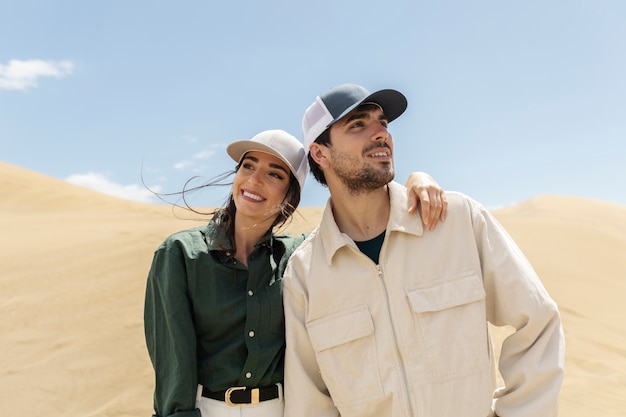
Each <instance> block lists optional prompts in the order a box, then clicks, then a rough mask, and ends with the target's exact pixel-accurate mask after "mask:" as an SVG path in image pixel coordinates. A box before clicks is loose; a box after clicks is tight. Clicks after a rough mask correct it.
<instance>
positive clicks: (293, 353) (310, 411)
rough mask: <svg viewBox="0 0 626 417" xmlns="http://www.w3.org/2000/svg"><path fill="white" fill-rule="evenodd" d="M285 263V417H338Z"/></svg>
mask: <svg viewBox="0 0 626 417" xmlns="http://www.w3.org/2000/svg"><path fill="white" fill-rule="evenodd" d="M295 263H299V262H289V264H288V265H287V269H286V270H285V274H284V277H283V304H284V309H285V329H286V332H285V337H286V344H287V345H286V353H285V417H300V416H324V417H335V416H339V412H338V410H337V408H336V407H335V405H334V403H333V401H332V399H331V397H330V394H329V393H328V389H327V388H326V384H325V383H324V381H323V379H322V377H321V373H320V371H319V368H318V366H317V360H316V357H315V351H314V350H313V345H312V344H311V341H310V339H309V335H308V332H307V328H306V317H305V300H304V295H303V292H301V291H299V290H298V289H297V288H294V286H295V287H297V285H298V284H297V283H298V280H297V277H296V275H297V273H296V272H295V270H296V269H297V268H294V267H293V266H294V264H295Z"/></svg>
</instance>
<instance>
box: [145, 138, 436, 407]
mask: <svg viewBox="0 0 626 417" xmlns="http://www.w3.org/2000/svg"><path fill="white" fill-rule="evenodd" d="M227 152H228V154H229V155H230V157H231V158H232V159H233V160H235V162H237V166H236V168H235V176H234V180H233V184H232V191H231V194H230V196H229V199H228V203H227V204H226V205H225V206H224V207H222V208H220V209H218V210H216V211H215V213H214V214H213V218H212V219H211V220H210V222H209V224H208V225H206V226H201V227H196V228H193V229H189V230H184V231H181V232H178V233H175V234H173V235H172V236H170V237H168V238H167V239H166V240H165V241H164V242H163V243H162V244H161V245H160V246H159V247H158V248H157V250H156V252H155V254H154V259H153V261H152V266H151V268H150V272H149V274H148V282H147V288H146V300H145V314H144V321H145V334H146V343H147V346H148V351H149V354H150V358H151V360H152V364H153V366H154V370H155V376H156V387H155V393H154V408H155V411H156V414H155V416H158V417H165V416H176V417H191V416H194V417H197V416H205V417H206V416H211V417H213V416H230V415H237V416H239V415H242V416H243V415H249V416H255V417H258V416H275V417H279V416H282V415H283V400H282V385H281V384H282V381H283V364H284V363H283V361H284V349H285V339H284V318H283V310H282V294H281V287H280V283H281V278H282V273H283V271H284V268H285V266H286V264H287V260H288V259H289V256H290V255H291V253H292V252H293V251H294V250H295V249H296V248H297V247H298V245H299V244H300V243H301V242H302V241H303V240H304V236H298V237H291V236H279V235H275V234H274V233H273V230H274V228H276V227H280V226H282V225H284V224H285V222H286V221H287V220H289V218H290V217H291V215H292V214H293V212H294V211H295V209H296V208H297V206H298V204H299V202H300V192H301V190H302V186H303V185H304V181H305V179H306V174H307V166H306V164H307V162H306V155H305V152H304V149H303V147H302V144H301V143H300V142H299V141H298V140H297V139H296V138H294V137H293V136H291V135H289V134H288V133H287V132H284V131H281V130H270V131H265V132H261V133H259V134H258V135H256V136H254V137H253V138H252V139H250V140H244V141H237V142H233V143H231V144H230V145H228V147H227ZM407 186H409V188H410V189H411V190H415V191H414V194H416V197H414V198H417V196H418V195H422V196H423V198H422V202H423V203H425V202H426V200H429V199H430V200H433V201H440V200H438V199H439V198H441V196H442V195H443V193H442V192H441V189H440V188H438V186H437V185H436V184H435V183H434V182H432V179H431V178H430V177H429V176H424V175H420V174H416V173H414V174H412V175H411V177H410V178H409V183H408V184H407ZM438 204H440V203H438ZM443 204H444V205H443V211H444V215H445V197H443ZM435 205H437V204H435ZM441 208H442V207H441V205H439V207H438V209H433V210H432V211H431V213H437V215H438V214H439V213H440V212H441ZM233 407H238V408H233ZM234 410H237V414H231V413H232V412H233V411H234Z"/></svg>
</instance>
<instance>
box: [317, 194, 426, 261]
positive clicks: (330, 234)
mask: <svg viewBox="0 0 626 417" xmlns="http://www.w3.org/2000/svg"><path fill="white" fill-rule="evenodd" d="M388 187H389V199H390V201H391V211H390V215H389V220H388V222H387V235H386V236H385V239H387V236H389V235H390V234H391V233H392V232H401V233H408V234H412V235H415V236H421V235H422V234H423V233H424V228H423V226H422V217H421V215H420V214H419V212H417V213H415V214H409V213H408V212H407V210H408V207H409V203H408V199H407V195H406V194H407V190H406V188H405V187H404V186H402V185H400V184H398V183H397V182H390V183H389V184H388ZM319 230H320V238H321V239H322V243H323V247H324V251H325V254H326V261H327V262H328V264H329V265H330V264H331V263H332V259H333V256H335V253H336V252H337V251H338V250H339V249H340V248H342V247H343V246H352V247H354V248H355V249H356V250H358V248H357V246H356V244H355V243H354V241H353V240H352V239H351V238H350V237H349V236H348V235H346V234H345V233H341V231H339V227H338V226H337V223H336V222H335V218H334V216H333V210H332V207H331V199H330V198H329V199H328V201H327V202H326V207H325V208H324V213H323V214H322V219H321V221H320V227H319Z"/></svg>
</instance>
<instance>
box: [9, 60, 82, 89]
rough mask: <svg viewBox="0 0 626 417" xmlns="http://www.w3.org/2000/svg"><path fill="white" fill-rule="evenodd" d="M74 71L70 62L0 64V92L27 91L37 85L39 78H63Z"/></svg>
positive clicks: (38, 61)
mask: <svg viewBox="0 0 626 417" xmlns="http://www.w3.org/2000/svg"><path fill="white" fill-rule="evenodd" d="M73 71H74V63H73V62H71V61H43V60H40V59H31V60H27V61H21V60H19V59H12V60H10V61H9V63H8V65H2V64H0V90H28V89H29V88H35V87H37V86H38V85H39V83H38V81H39V78H42V77H54V78H63V77H66V76H68V75H71V74H72V72H73Z"/></svg>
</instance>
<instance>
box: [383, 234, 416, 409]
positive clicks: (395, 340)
mask: <svg viewBox="0 0 626 417" xmlns="http://www.w3.org/2000/svg"><path fill="white" fill-rule="evenodd" d="M385 243H386V240H385V242H383V248H384V246H385ZM383 248H381V250H380V252H381V255H382V252H383ZM380 259H382V256H380ZM376 274H377V275H378V278H380V282H381V286H382V288H383V293H384V295H385V305H386V307H387V317H389V322H390V324H391V334H392V336H393V345H394V347H395V349H396V357H397V358H398V359H397V361H398V363H399V367H400V372H399V375H400V378H401V379H402V380H401V381H400V382H401V385H402V386H401V387H400V389H402V387H404V398H405V408H406V409H407V410H409V415H415V414H414V412H413V407H412V404H411V397H410V395H409V381H408V378H407V375H406V366H405V364H404V360H403V357H402V353H401V352H400V348H399V347H398V336H397V333H398V332H397V330H396V324H395V323H396V321H395V320H394V318H393V314H392V312H391V303H390V299H389V291H388V290H387V283H386V282H385V276H384V273H383V269H382V267H381V266H380V264H378V265H376Z"/></svg>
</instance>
